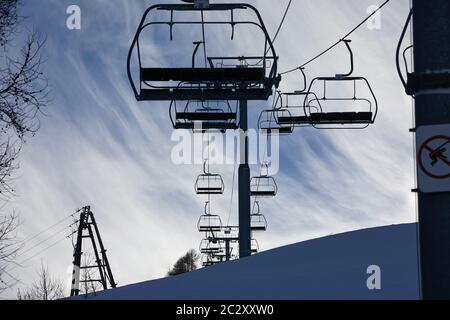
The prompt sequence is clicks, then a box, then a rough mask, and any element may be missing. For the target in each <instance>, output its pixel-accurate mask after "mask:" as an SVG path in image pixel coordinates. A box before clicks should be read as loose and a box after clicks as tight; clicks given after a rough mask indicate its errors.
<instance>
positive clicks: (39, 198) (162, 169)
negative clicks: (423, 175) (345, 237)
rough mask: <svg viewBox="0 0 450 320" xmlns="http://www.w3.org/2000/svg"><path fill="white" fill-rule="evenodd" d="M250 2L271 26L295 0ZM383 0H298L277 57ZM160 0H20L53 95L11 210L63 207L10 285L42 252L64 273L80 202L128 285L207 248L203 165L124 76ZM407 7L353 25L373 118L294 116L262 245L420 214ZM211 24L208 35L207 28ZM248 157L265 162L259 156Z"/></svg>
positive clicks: (232, 209) (326, 60)
mask: <svg viewBox="0 0 450 320" xmlns="http://www.w3.org/2000/svg"><path fill="white" fill-rule="evenodd" d="M161 2H177V1H175V0H173V1H161ZM234 2H236V1H234ZM248 2H249V3H251V4H253V5H255V6H256V7H257V8H258V9H259V10H260V12H261V14H262V17H263V19H264V22H265V24H266V27H267V29H268V31H269V33H270V34H271V35H273V34H274V33H275V31H276V28H277V27H278V24H279V22H280V20H281V18H282V15H283V13H284V9H285V7H286V5H287V2H288V1H287V0H283V1H281V0H280V1H276V2H275V1H269V0H257V1H256V0H255V1H248ZM381 3H382V2H381V1H375V0H368V1H367V0H358V1H356V0H345V1H344V0H342V1H339V2H338V1H331V0H315V1H311V0H293V3H292V6H291V9H290V11H289V13H288V15H287V18H286V21H285V23H284V25H283V28H282V30H281V32H280V34H279V36H278V38H277V40H276V43H275V46H276V50H277V54H278V55H279V57H280V61H279V69H280V70H288V69H290V68H292V67H296V66H298V65H300V64H302V63H303V62H305V61H307V60H308V59H309V58H311V57H313V56H314V55H316V54H317V53H319V52H320V51H321V50H323V49H325V48H326V47H328V46H329V45H330V44H332V43H334V42H335V41H337V40H338V39H339V38H340V37H342V36H343V35H344V34H346V33H347V32H348V31H349V30H351V29H352V28H353V27H354V26H355V25H357V24H358V23H359V22H360V21H361V20H362V19H363V18H364V17H365V16H366V15H367V10H368V8H369V7H370V6H372V5H379V4H381ZM73 4H76V5H78V6H79V7H80V8H81V19H82V20H81V30H69V29H67V26H66V19H67V18H68V15H67V14H66V9H67V7H68V6H70V5H73ZM152 4H155V2H154V1H142V0H130V1H123V0H95V1H87V0H82V1H72V0H71V1H66V0H43V1H39V2H38V1H24V6H23V8H22V14H23V15H25V16H26V17H27V19H26V20H25V22H24V23H25V24H26V27H27V28H29V29H34V30H36V31H37V32H39V33H40V34H42V35H45V37H46V45H45V47H44V49H43V55H44V57H45V58H46V63H45V65H44V67H43V68H44V70H43V71H44V73H45V75H46V76H47V78H48V79H49V82H50V87H51V92H52V102H51V104H50V105H49V106H48V107H47V108H46V110H45V116H42V117H41V129H40V131H39V132H38V134H37V135H36V137H34V138H33V139H30V140H29V141H28V142H27V144H26V146H25V148H24V150H23V153H22V155H21V159H20V169H19V171H18V174H17V175H18V177H17V180H16V182H15V183H16V190H17V194H18V195H17V197H15V198H14V199H12V200H11V202H10V203H9V204H8V207H7V208H6V209H7V210H12V209H15V210H16V211H17V212H18V213H19V214H20V217H21V220H22V225H21V228H20V237H21V238H22V239H27V238H28V239H29V238H30V237H32V236H33V235H36V234H38V233H39V232H41V231H42V230H45V229H46V228H48V227H49V226H51V225H53V224H55V223H57V222H58V221H61V219H65V218H67V220H65V221H63V223H62V224H59V225H58V226H57V227H56V228H53V229H51V230H50V231H48V232H45V233H43V234H42V235H39V236H38V237H36V238H33V239H31V240H29V241H27V242H26V246H25V248H24V251H26V252H24V253H23V254H22V255H21V256H19V257H18V262H23V261H26V262H25V263H23V266H22V267H19V268H15V269H14V270H12V271H11V272H12V273H13V275H14V276H16V277H17V278H18V279H20V280H21V282H19V283H18V284H17V286H15V287H14V288H13V289H12V290H9V291H7V292H5V293H4V294H3V298H5V297H15V295H16V292H17V288H20V287H22V288H23V287H26V286H27V285H29V284H30V283H31V282H32V281H33V280H34V279H35V278H36V271H37V269H38V268H39V265H40V263H41V262H43V263H44V264H47V265H48V267H49V269H50V272H51V273H52V274H54V275H55V277H57V278H59V279H61V280H62V281H64V282H65V283H66V284H67V285H68V283H69V282H70V276H71V272H72V254H73V248H72V243H71V241H70V240H69V239H64V237H65V236H66V235H68V234H69V233H70V229H69V228H68V227H67V226H68V225H70V224H71V223H72V219H71V218H70V217H69V216H70V214H72V213H74V212H75V210H76V209H78V208H80V207H83V206H85V205H90V206H91V207H92V211H93V212H94V214H95V216H96V219H97V222H98V224H99V228H100V232H101V235H102V238H103V241H104V243H105V247H106V248H107V250H108V258H109V260H110V264H111V268H112V270H113V273H114V275H115V278H116V281H117V282H118V284H119V285H125V284H130V283H135V282H140V281H145V280H149V279H156V278H160V277H163V276H165V274H166V273H167V271H168V269H169V268H170V267H171V265H172V264H173V263H174V262H175V261H176V259H177V258H178V257H179V256H181V255H182V254H184V253H185V252H186V251H187V250H188V249H190V248H198V244H199V242H200V240H201V238H202V236H201V235H200V234H199V233H198V232H197V229H196V228H197V220H198V217H199V215H200V214H202V213H203V206H204V201H205V199H204V198H201V197H198V196H196V195H195V194H194V189H193V184H194V182H195V179H196V176H197V175H198V174H199V173H201V169H202V168H201V166H199V165H176V164H174V163H173V162H172V160H171V152H172V148H173V147H174V146H175V144H176V143H175V142H173V141H172V140H171V136H172V133H173V129H172V126H171V123H170V120H169V117H168V104H167V103H166V102H154V103H148V102H144V103H141V102H137V101H136V100H135V97H134V95H133V93H132V90H131V88H130V85H129V83H128V79H127V77H126V57H127V53H128V49H129V46H130V43H131V40H132V38H133V36H134V34H135V32H136V29H137V26H138V24H139V22H140V19H141V16H142V14H143V11H144V10H145V8H146V7H148V6H150V5H152ZM408 10H409V0H397V1H392V2H391V3H389V4H388V5H387V6H386V7H385V8H384V9H383V10H382V11H381V16H380V18H381V20H380V22H381V28H380V29H375V30H369V28H368V27H367V26H365V25H364V26H362V27H361V29H360V30H358V31H357V32H356V33H355V34H354V35H353V36H352V37H351V39H352V40H353V42H352V48H353V50H354V53H355V72H354V74H355V75H361V76H365V77H367V78H368V79H369V81H370V83H371V85H372V87H373V89H374V91H375V93H376V95H377V99H378V102H379V115H378V118H377V121H376V123H375V124H374V125H373V126H371V127H369V128H368V129H366V130H315V129H311V128H306V129H297V130H296V131H295V132H294V134H292V135H291V136H287V137H282V138H281V139H280V148H281V149H280V164H279V165H280V170H279V172H278V174H277V175H276V179H277V184H278V187H279V193H278V195H277V197H276V198H274V199H270V200H262V201H261V212H262V213H263V214H264V215H265V216H266V218H267V220H268V223H269V228H268V231H267V232H266V233H264V234H259V235H258V236H257V239H258V242H259V245H260V248H261V250H268V249H271V248H275V247H279V246H282V245H286V244H291V243H296V242H299V241H303V240H306V239H313V238H317V237H321V236H326V235H330V234H337V233H341V232H344V231H350V230H355V229H362V228H367V227H374V226H382V225H390V224H399V223H407V222H413V221H416V210H415V198H414V195H413V194H412V193H411V189H412V188H414V184H415V182H414V163H413V137H412V135H411V134H410V133H409V132H408V129H409V128H410V127H411V126H412V109H411V100H410V98H408V97H407V96H406V95H405V94H404V90H403V88H402V86H401V83H400V81H399V79H398V76H397V74H396V70H395V49H396V45H397V41H398V38H399V36H400V33H401V29H402V27H403V22H404V19H405V18H406V15H407V13H408ZM177 31H178V30H175V39H176V40H177V35H178V33H177ZM179 32H180V36H179V38H178V39H181V40H179V41H181V42H183V41H184V37H182V36H181V34H182V33H183V32H186V31H185V30H180V31H179ZM215 36H217V34H215V33H209V34H208V37H209V39H214V37H215ZM167 37H168V35H167V34H159V33H158V34H156V35H152V37H149V39H148V41H149V44H148V47H146V49H148V50H149V53H151V54H152V56H151V58H150V57H149V59H150V60H149V61H153V62H158V63H162V62H165V63H174V62H178V61H181V60H180V59H181V58H182V57H181V56H180V54H181V53H180V52H178V51H177V50H170V51H163V50H162V43H163V42H167V41H166V40H167ZM256 38H257V37H255V38H253V37H252V36H251V34H246V35H245V36H243V37H242V38H239V37H238V38H237V40H236V41H235V42H234V43H233V46H232V47H225V48H223V47H215V46H211V50H214V49H216V50H219V51H220V50H226V49H230V50H231V49H232V50H234V51H237V52H239V51H241V50H245V49H247V48H254V46H255V45H256V44H255V43H254V42H255V41H257V39H256ZM241 39H242V41H238V40H241ZM211 41H214V40H211ZM175 48H176V47H175ZM188 51H189V52H191V48H188ZM347 61H348V55H347V53H346V50H345V48H344V47H340V46H338V47H336V48H335V49H334V50H332V51H330V52H329V53H328V54H327V55H325V56H324V57H322V58H320V59H318V60H316V61H315V62H313V63H312V64H310V65H309V66H308V68H307V74H308V76H309V78H311V77H313V76H330V75H334V74H335V73H342V72H344V71H346V70H347V69H348V62H347ZM299 79H300V78H299V75H298V73H292V74H289V75H286V76H284V77H283V80H282V83H281V85H280V90H282V91H292V90H298V89H299V87H300V86H301V82H300V81H299ZM269 107H270V102H259V103H251V104H250V106H249V110H250V118H249V120H250V126H251V127H253V128H256V127H257V120H258V116H259V113H260V112H261V111H262V110H263V109H267V108H269ZM227 156H229V155H227ZM214 169H215V171H217V172H219V173H221V174H222V176H223V178H224V181H225V186H226V192H225V194H224V195H223V196H221V197H215V198H214V200H213V201H214V202H213V208H214V212H217V213H219V214H220V215H221V216H222V220H224V221H228V220H229V221H230V223H231V224H236V223H237V203H236V202H237V198H236V192H234V199H233V201H232V202H231V201H230V200H231V193H232V189H233V188H232V186H231V185H232V177H233V171H234V170H233V169H234V166H233V165H222V166H215V168H214ZM252 170H253V172H252V173H253V174H257V173H258V171H259V168H258V167H257V166H253V167H252ZM66 227H67V228H66ZM59 230H62V231H61V232H60V233H58V234H56V235H55V236H54V237H53V238H51V239H49V240H48V241H46V242H43V243H40V242H41V241H43V240H45V239H46V237H48V236H51V235H52V234H54V233H56V232H58V231H59ZM59 240H62V241H61V242H57V241H59ZM55 242H57V244H56V245H54V246H53V247H51V248H49V249H47V250H45V249H46V248H47V247H48V246H50V245H52V244H53V243H55ZM374 245H375V244H374ZM27 250H28V251H27ZM368 250H370V248H368ZM40 251H42V253H40Z"/></svg>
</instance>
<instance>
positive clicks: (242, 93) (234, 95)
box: [136, 86, 272, 101]
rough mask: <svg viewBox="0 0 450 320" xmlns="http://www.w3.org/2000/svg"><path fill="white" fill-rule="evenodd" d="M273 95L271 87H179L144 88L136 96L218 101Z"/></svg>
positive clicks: (142, 99)
mask: <svg viewBox="0 0 450 320" xmlns="http://www.w3.org/2000/svg"><path fill="white" fill-rule="evenodd" d="M271 95H272V90H271V89H270V88H248V89H231V88H217V87H214V86H212V87H211V88H202V89H199V88H178V89H142V90H141V93H140V94H139V95H137V96H136V99H137V100H138V101H173V100H177V101H190V100H202V101H217V100H249V101H260V100H267V99H268V98H269V97H270V96H271Z"/></svg>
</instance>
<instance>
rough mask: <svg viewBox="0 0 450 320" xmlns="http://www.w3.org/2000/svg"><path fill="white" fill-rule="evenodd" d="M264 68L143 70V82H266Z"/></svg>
mask: <svg viewBox="0 0 450 320" xmlns="http://www.w3.org/2000/svg"><path fill="white" fill-rule="evenodd" d="M265 73H266V71H265V70H264V68H142V69H141V81H183V82H220V83H224V82H228V83H234V82H261V83H262V82H264V80H265Z"/></svg>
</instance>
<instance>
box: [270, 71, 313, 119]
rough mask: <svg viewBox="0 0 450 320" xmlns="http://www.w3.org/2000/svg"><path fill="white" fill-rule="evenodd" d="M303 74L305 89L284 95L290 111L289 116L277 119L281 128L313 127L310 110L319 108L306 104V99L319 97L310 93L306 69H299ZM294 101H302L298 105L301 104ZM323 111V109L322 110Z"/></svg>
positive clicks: (280, 116) (287, 108)
mask: <svg viewBox="0 0 450 320" xmlns="http://www.w3.org/2000/svg"><path fill="white" fill-rule="evenodd" d="M298 70H299V71H300V72H301V74H302V79H303V88H302V89H301V90H296V91H294V92H284V93H282V94H281V95H282V99H283V98H284V99H283V102H284V101H286V102H285V103H284V105H285V106H284V108H285V110H287V111H288V114H287V115H286V114H283V115H279V116H278V117H277V122H278V124H279V125H280V126H282V125H284V126H292V127H293V128H297V127H311V119H310V117H309V114H310V113H311V112H310V111H309V108H313V109H315V111H319V110H317V108H314V107H310V106H308V105H306V104H305V98H306V97H307V96H311V97H317V96H316V95H315V93H314V92H308V91H307V89H308V85H307V78H306V74H305V71H304V70H305V68H303V67H301V68H299V69H298ZM293 99H296V101H301V104H298V103H299V102H292V100H293ZM320 110H321V109H320Z"/></svg>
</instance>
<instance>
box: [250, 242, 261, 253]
mask: <svg viewBox="0 0 450 320" xmlns="http://www.w3.org/2000/svg"><path fill="white" fill-rule="evenodd" d="M250 251H251V253H258V251H259V244H258V241H257V240H256V239H252V241H251V246H250Z"/></svg>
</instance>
